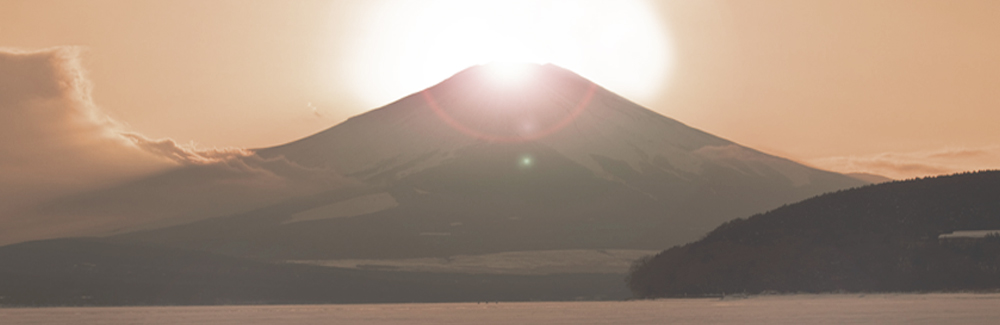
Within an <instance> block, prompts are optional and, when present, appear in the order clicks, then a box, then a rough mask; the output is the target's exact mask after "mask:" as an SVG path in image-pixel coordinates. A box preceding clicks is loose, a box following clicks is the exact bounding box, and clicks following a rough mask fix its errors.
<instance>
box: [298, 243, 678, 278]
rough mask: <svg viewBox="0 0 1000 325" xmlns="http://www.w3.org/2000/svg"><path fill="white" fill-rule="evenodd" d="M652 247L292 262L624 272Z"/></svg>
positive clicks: (459, 269)
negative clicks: (642, 248) (644, 248)
mask: <svg viewBox="0 0 1000 325" xmlns="http://www.w3.org/2000/svg"><path fill="white" fill-rule="evenodd" d="M656 253H659V251H655V250H636V249H573V250H546V251H527V252H503V253H494V254H483V255H458V256H450V257H439V258H434V257H428V258H406V259H393V260H358V259H353V260H311V261H291V262H293V263H303V264H314V265H322V266H332V267H342V268H357V269H379V270H394V271H409V272H444V273H479V274H482V273H486V274H556V273H612V274H614V273H617V274H625V273H628V269H629V267H630V266H631V265H632V262H633V261H635V260H637V259H639V258H641V257H643V256H646V255H653V254H656Z"/></svg>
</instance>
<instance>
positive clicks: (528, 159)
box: [517, 155, 535, 168]
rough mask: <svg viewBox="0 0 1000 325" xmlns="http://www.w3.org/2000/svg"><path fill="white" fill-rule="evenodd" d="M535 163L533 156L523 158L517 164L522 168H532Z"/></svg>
mask: <svg viewBox="0 0 1000 325" xmlns="http://www.w3.org/2000/svg"><path fill="white" fill-rule="evenodd" d="M534 163H535V159H533V158H531V156H528V155H524V156H521V159H520V160H518V162H517V164H518V166H520V167H521V168H528V167H531V165H533V164H534Z"/></svg>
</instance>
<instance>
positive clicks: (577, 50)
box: [339, 0, 673, 106]
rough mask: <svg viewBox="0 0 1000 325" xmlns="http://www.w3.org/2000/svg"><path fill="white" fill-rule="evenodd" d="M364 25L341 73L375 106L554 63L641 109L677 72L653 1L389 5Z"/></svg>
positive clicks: (409, 0)
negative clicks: (481, 67)
mask: <svg viewBox="0 0 1000 325" xmlns="http://www.w3.org/2000/svg"><path fill="white" fill-rule="evenodd" d="M359 20H360V21H365V22H366V24H367V25H366V28H365V29H363V30H360V31H359V33H358V34H356V35H354V36H353V37H354V38H355V40H356V43H355V45H354V46H351V47H350V48H349V51H352V52H353V56H351V57H349V58H348V59H347V60H345V61H344V62H343V64H345V65H346V66H344V67H340V68H339V69H344V68H347V71H349V72H350V75H349V79H350V80H349V81H348V82H349V83H350V84H351V85H353V86H355V87H356V89H354V90H355V92H356V93H358V94H359V95H360V96H361V97H362V98H363V99H364V100H366V102H368V103H369V104H370V105H372V106H380V105H384V104H387V103H389V102H390V101H393V100H396V99H399V98H401V97H403V96H406V95H409V94H411V93H414V92H417V91H420V90H422V89H424V88H427V87H429V86H432V85H434V84H435V83H437V82H440V81H441V80H444V79H445V78H447V77H449V76H451V75H453V74H455V73H456V72H458V71H461V70H462V69H465V68H467V67H470V66H473V65H477V64H485V63H490V62H530V63H553V64H556V65H559V66H561V67H564V68H567V69H570V70H572V71H574V72H576V73H579V74H580V75H582V76H584V77H586V78H588V79H591V80H593V81H594V82H596V83H598V84H600V85H602V86H604V87H607V88H609V89H611V90H612V91H615V92H617V93H620V94H622V95H624V96H626V97H629V98H631V99H634V100H638V101H640V102H641V101H643V100H647V99H650V98H651V97H652V96H653V95H654V92H655V91H656V90H658V89H660V87H661V86H663V82H664V81H665V79H666V77H667V75H668V74H669V72H670V71H669V70H670V66H671V64H672V63H673V53H672V49H671V47H670V41H669V38H668V36H667V35H666V33H665V30H664V28H663V26H662V25H661V24H660V22H659V21H658V19H657V16H656V15H655V13H654V10H653V8H651V5H650V4H649V3H648V2H646V1H638V0H637V1H582V0H581V1H574V0H534V1H531V0H500V1H469V0H439V1H417V0H385V1H382V2H378V3H376V4H373V5H372V7H371V8H369V12H367V13H365V14H363V15H362V18H359ZM496 66H497V69H496V73H497V76H498V78H501V79H504V80H508V81H511V82H515V81H516V80H518V79H519V78H523V77H524V69H522V68H519V65H516V64H506V63H505V64H497V65H496ZM521 67H523V66H521Z"/></svg>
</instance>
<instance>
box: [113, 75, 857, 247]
mask: <svg viewBox="0 0 1000 325" xmlns="http://www.w3.org/2000/svg"><path fill="white" fill-rule="evenodd" d="M497 68H498V67H496V66H492V65H483V66H476V67H472V68H469V69H466V70H464V71H462V72H459V73H458V74H456V75H455V76H453V77H451V78H449V79H447V80H445V81H443V82H441V83H439V84H437V85H435V86H433V87H431V88H429V89H426V90H424V91H422V92H419V93H415V94H413V95H410V96H408V97H405V98H403V99H400V100H399V101H396V102H394V103H391V104H389V105H386V106H384V107H381V108H378V109H375V110H372V111H369V112H367V113H365V114H361V115H359V116H356V117H353V118H351V119H349V120H347V121H345V122H343V123H341V124H338V125H336V126H334V127H332V128H330V129H327V130H325V131H322V132H319V133H317V134H315V135H312V136H309V137H306V138H304V139H301V140H298V141H294V142H291V143H288V144H285V145H281V146H276V147H272V148H264V149H258V150H256V154H257V155H259V156H260V157H263V158H264V159H285V160H287V161H289V162H291V163H293V164H296V165H298V166H303V167H305V168H308V169H310V170H324V171H327V172H330V173H336V174H338V175H342V176H344V177H346V178H348V179H350V180H352V181H353V182H356V183H357V184H362V185H360V186H352V187H340V188H332V189H330V190H329V191H325V192H319V193H318V194H313V195H308V196H300V197H297V198H293V199H290V200H286V201H283V202H281V203H278V204H275V205H270V206H265V207H263V208H261V209H257V210H253V211H250V212H246V213H237V214H233V215H229V216H220V217H218V218H210V219H207V220H204V221H200V222H195V223H189V224H184V225H180V226H174V227H167V228H161V229H155V230H150V231H143V232H138V233H131V234H125V235H122V236H119V237H118V238H121V239H125V240H134V241H142V242H146V243H152V244H157V245H167V246H178V247H182V248H188V249H198V250H207V251H212V252H216V253H224V254H229V255H236V256H253V257H256V258H265V259H276V260H290V259H293V260H325V259H345V258H414V257H443V256H454V255H475V254H488V253H499V252H514V251H541V250H570V249H663V248H665V247H669V246H672V245H677V244H682V243H685V242H688V241H691V240H694V239H697V238H698V237H699V236H702V235H703V234H705V233H706V232H707V231H709V230H711V229H712V228H713V227H715V226H717V225H718V224H721V223H722V222H725V221H728V220H731V219H733V218H736V217H740V216H746V215H749V214H752V213H755V212H761V211H765V210H767V209H771V208H774V207H777V206H779V205H781V204H785V203H790V202H795V201H798V200H801V199H803V198H806V197H809V196H813V195H816V194H820V193H823V192H827V191H833V190H838V189H843V188H847V187H852V186H858V185H862V183H861V182H860V181H857V180H855V179H852V178H849V177H846V176H843V175H840V174H836V173H830V172H825V171H821V170H816V169H813V168H810V167H806V166H803V165H800V164H797V163H795V162H792V161H790V160H786V159H782V158H778V157H774V156H770V155H767V154H764V153H761V152H758V151H755V150H753V149H749V148H746V147H743V146H740V145H738V144H735V143H733V142H731V141H728V140H725V139H722V138H719V137H716V136H713V135H711V134H708V133H705V132H702V131H699V130H697V129H694V128H691V127H688V126H686V125H684V124H682V123H680V122H677V121H675V120H672V119H670V118H667V117H664V116H662V115H660V114H657V113H655V112H653V111H650V110H648V109H646V108H643V107H641V106H639V105H636V104H635V103H632V102H630V101H628V100H627V99H625V98H622V97H620V96H618V95H616V94H614V93H612V92H610V91H608V90H606V89H604V88H601V87H599V86H597V85H595V84H594V83H592V82H590V81H589V80H587V79H584V78H582V77H580V76H579V75H576V74H575V73H572V72H570V71H568V70H565V69H562V68H559V67H556V66H554V65H523V66H517V67H514V68H516V69H519V70H518V71H517V72H518V73H519V74H520V75H519V77H520V78H521V79H519V80H516V81H510V80H500V79H498V78H497V77H498V76H497V75H496V74H497V72H498V71H497Z"/></svg>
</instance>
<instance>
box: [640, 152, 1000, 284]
mask: <svg viewBox="0 0 1000 325" xmlns="http://www.w3.org/2000/svg"><path fill="white" fill-rule="evenodd" d="M996 229H1000V171H988V172H977V173H967V174H957V175H952V176H942V177H936V178H927V179H919V180H910V181H897V182H891V183H882V184H879V185H872V186H867V187H863V188H858V189H852V190H846V191H840V192H836V193H830V194H827V195H823V196H819V197H815V198H811V199H809V200H805V201H802V202H800V203H796V204H793V205H789V206H785V207H781V208H779V209H776V210H773V211H770V212H768V213H764V214H759V215H755V216H752V217H750V218H748V219H746V220H743V219H737V220H734V221H731V222H728V223H726V224H724V225H722V226H720V227H718V228H716V229H715V230H714V231H712V232H711V233H709V234H708V235H707V236H706V237H705V238H704V239H702V240H700V241H697V242H694V243H690V244H687V245H684V246H677V247H673V248H671V249H668V250H666V251H663V252H661V253H660V254H658V255H656V256H655V257H651V258H649V259H645V260H642V261H640V262H639V263H637V264H636V265H634V269H633V272H632V273H631V276H630V280H629V286H630V287H631V289H632V291H633V293H634V294H635V295H636V296H638V297H643V298H649V297H662V296H681V295H711V294H722V293H727V292H729V293H732V292H748V293H759V292H763V291H779V292H830V291H928V290H982V289H995V288H1000V271H998V270H1000V241H998V240H997V239H996V238H983V239H978V240H977V239H956V240H951V239H939V236H940V235H942V234H948V233H951V232H953V231H957V230H996Z"/></svg>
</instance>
